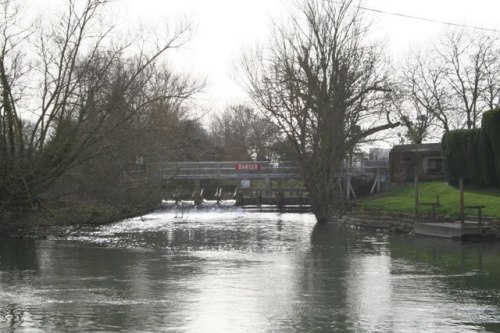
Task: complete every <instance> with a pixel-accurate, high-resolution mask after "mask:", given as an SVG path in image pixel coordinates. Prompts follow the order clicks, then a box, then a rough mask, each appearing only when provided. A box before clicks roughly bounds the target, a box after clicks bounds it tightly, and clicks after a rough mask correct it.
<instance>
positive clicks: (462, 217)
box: [459, 178, 465, 231]
mask: <svg viewBox="0 0 500 333" xmlns="http://www.w3.org/2000/svg"><path fill="white" fill-rule="evenodd" d="M459 184H460V223H461V227H462V231H463V228H464V222H465V214H464V179H463V178H460V182H459Z"/></svg>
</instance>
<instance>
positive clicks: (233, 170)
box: [148, 161, 300, 180]
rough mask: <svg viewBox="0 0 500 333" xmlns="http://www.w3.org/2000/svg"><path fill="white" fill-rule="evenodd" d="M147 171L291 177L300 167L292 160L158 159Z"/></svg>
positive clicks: (190, 176) (177, 175) (164, 175)
mask: <svg viewBox="0 0 500 333" xmlns="http://www.w3.org/2000/svg"><path fill="white" fill-rule="evenodd" d="M148 173H149V176H150V177H153V178H157V179H161V180H169V179H178V180H202V179H203V180H205V179H219V180H220V179H239V180H242V179H290V178H296V177H299V176H300V169H299V168H298V167H297V165H296V164H295V163H293V162H268V161H263V162H250V161H233V162H157V163H152V164H151V165H150V166H149V170H148Z"/></svg>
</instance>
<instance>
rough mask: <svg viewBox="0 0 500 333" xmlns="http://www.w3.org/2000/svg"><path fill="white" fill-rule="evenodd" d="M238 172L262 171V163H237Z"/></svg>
mask: <svg viewBox="0 0 500 333" xmlns="http://www.w3.org/2000/svg"><path fill="white" fill-rule="evenodd" d="M236 170H260V163H236Z"/></svg>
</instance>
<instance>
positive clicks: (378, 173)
mask: <svg viewBox="0 0 500 333" xmlns="http://www.w3.org/2000/svg"><path fill="white" fill-rule="evenodd" d="M377 192H380V169H379V168H377Z"/></svg>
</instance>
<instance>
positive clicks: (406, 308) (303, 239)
mask: <svg viewBox="0 0 500 333" xmlns="http://www.w3.org/2000/svg"><path fill="white" fill-rule="evenodd" d="M66 233H67V235H65V236H64V237H62V236H59V237H53V238H49V239H47V240H35V239H8V238H3V239H0V331H6V332H59V331H60V332H71V331H75V332H76V331H78V332H81V331H85V332H89V331H92V332H99V331H103V332H336V331H340V332H351V331H352V332H423V331H427V332H478V331H492V332H500V244H498V243H496V242H482V243H481V242H473V241H470V242H459V241H451V240H443V239H433V238H421V237H413V236H398V235H387V234H383V233H377V232H367V231H361V230H350V229H345V228H341V227H338V226H335V225H327V226H318V225H316V224H315V221H314V218H313V216H312V215H310V214H279V213H259V212H254V213H250V212H244V211H224V212H223V211H210V212H187V213H186V214H184V216H182V217H181V216H180V214H177V213H176V212H175V211H158V212H155V213H152V214H149V215H147V216H143V217H140V218H134V219H129V220H125V221H121V222H119V223H115V224H111V225H107V226H102V227H99V228H88V229H79V230H72V229H68V230H66Z"/></svg>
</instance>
